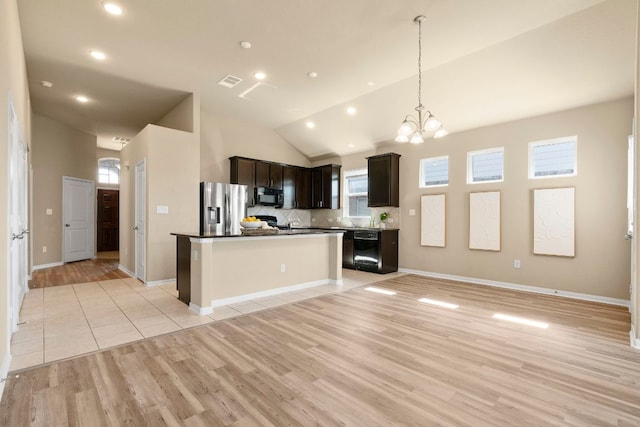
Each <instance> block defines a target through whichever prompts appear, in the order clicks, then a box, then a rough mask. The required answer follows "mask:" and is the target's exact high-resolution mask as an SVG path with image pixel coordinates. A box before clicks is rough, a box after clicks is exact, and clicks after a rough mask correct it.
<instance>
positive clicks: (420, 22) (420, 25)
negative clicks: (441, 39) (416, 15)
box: [418, 21, 422, 107]
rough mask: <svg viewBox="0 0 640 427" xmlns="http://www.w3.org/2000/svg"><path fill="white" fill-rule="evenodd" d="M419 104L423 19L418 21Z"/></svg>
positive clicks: (419, 100) (420, 104)
mask: <svg viewBox="0 0 640 427" xmlns="http://www.w3.org/2000/svg"><path fill="white" fill-rule="evenodd" d="M418 106H419V107H421V106H422V21H418Z"/></svg>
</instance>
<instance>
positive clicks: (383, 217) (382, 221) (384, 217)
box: [380, 212, 389, 228]
mask: <svg viewBox="0 0 640 427" xmlns="http://www.w3.org/2000/svg"><path fill="white" fill-rule="evenodd" d="M387 218H389V214H388V213H387V212H382V213H380V228H385V226H386V222H387Z"/></svg>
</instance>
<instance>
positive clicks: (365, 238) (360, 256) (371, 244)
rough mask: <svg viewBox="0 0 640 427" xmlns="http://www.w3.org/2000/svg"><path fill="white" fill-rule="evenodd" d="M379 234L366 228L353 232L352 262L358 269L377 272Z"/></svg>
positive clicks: (378, 266)
mask: <svg viewBox="0 0 640 427" xmlns="http://www.w3.org/2000/svg"><path fill="white" fill-rule="evenodd" d="M379 234H380V233H379V232H378V231H368V230H367V231H365V230H357V231H355V232H354V233H353V263H354V265H355V267H356V268H357V269H358V270H364V271H371V272H374V273H377V272H378V270H379V269H380V265H379V264H380V245H379Z"/></svg>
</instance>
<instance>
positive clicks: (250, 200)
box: [229, 157, 256, 206]
mask: <svg viewBox="0 0 640 427" xmlns="http://www.w3.org/2000/svg"><path fill="white" fill-rule="evenodd" d="M229 160H230V161H231V179H230V183H231V184H242V185H246V186H247V205H248V206H255V205H256V201H255V191H254V188H255V186H256V161H255V160H253V159H245V158H244V157H231V158H230V159H229Z"/></svg>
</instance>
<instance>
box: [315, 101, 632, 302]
mask: <svg viewBox="0 0 640 427" xmlns="http://www.w3.org/2000/svg"><path fill="white" fill-rule="evenodd" d="M632 117H633V99H632V98H625V99H622V100H616V101H612V102H607V103H603V104H598V105H593V106H587V107H582V108H576V109H573V110H569V111H564V112H559V113H555V114H549V115H545V116H540V117H534V118H529V119H525V120H519V121H514V122H509V123H504V124H499V125H495V126H489V127H484V128H479V129H474V130H470V131H466V132H460V133H455V134H451V135H449V136H448V137H447V138H445V139H441V140H428V141H427V142H425V143H424V144H422V145H411V144H398V143H395V142H393V143H388V144H382V145H380V146H379V147H378V148H377V150H376V153H378V154H381V153H387V152H395V153H398V154H400V155H401V156H402V157H401V158H400V209H398V210H395V209H393V210H390V211H391V212H393V214H394V215H398V216H399V218H398V220H399V222H398V223H399V224H400V243H399V246H400V267H401V268H406V269H412V270H419V271H425V272H432V273H439V274H444V275H454V276H463V277H469V278H476V279H484V280H489V281H497V282H508V283H514V284H521V285H528V286H537V287H542V288H549V289H554V290H562V291H568V292H577V293H584V294H591V295H596V296H603V297H609V298H617V299H624V300H627V299H629V282H630V256H631V255H630V244H629V242H628V241H625V240H624V239H623V236H624V234H625V230H626V215H627V211H626V185H627V184H626V173H627V171H626V170H627V168H626V164H627V163H626V162H627V137H628V135H629V134H630V132H631V120H632ZM571 135H577V136H578V176H576V177H570V178H555V179H543V180H529V179H528V175H527V167H528V143H529V142H532V141H539V140H544V139H552V138H558V137H563V136H571ZM493 147H504V150H505V152H504V156H505V181H504V182H502V183H497V184H474V185H469V184H466V167H467V163H466V161H467V160H466V156H467V152H468V151H474V150H481V149H485V148H493ZM639 151H640V150H639ZM372 154H375V153H372V152H367V153H358V154H355V155H351V156H346V157H343V158H340V157H333V158H325V159H322V160H316V161H314V162H313V165H314V166H317V165H321V164H326V163H337V164H342V165H343V171H347V170H350V169H357V168H364V167H366V166H367V162H366V157H367V156H369V155H372ZM447 154H448V155H449V186H447V187H438V188H435V189H420V188H418V179H419V178H418V176H419V175H418V174H419V162H420V159H423V158H427V157H435V156H441V155H447ZM343 179H344V177H343ZM565 186H572V187H576V257H575V258H563V257H549V256H541V255H533V254H532V250H531V233H532V230H531V225H530V224H531V210H532V206H531V202H530V200H531V190H532V189H534V188H548V187H565ZM639 188H640V185H639ZM488 190H499V191H501V194H502V250H501V251H500V252H497V253H495V252H486V251H477V250H476V251H472V250H469V249H468V229H469V214H468V212H469V205H468V199H469V192H472V191H488ZM443 192H444V193H446V194H447V207H446V209H447V218H446V220H447V230H446V233H447V236H446V237H447V247H446V248H429V247H422V246H420V196H421V195H423V194H436V193H443ZM384 209H386V208H384ZM409 209H414V210H415V212H416V215H415V216H410V215H409V214H408V212H409ZM376 211H378V210H376ZM311 215H312V222H313V225H327V224H326V222H327V221H329V220H332V221H333V223H331V224H330V225H336V223H337V222H340V221H339V218H340V217H341V215H342V213H341V211H326V210H321V211H312V214H311ZM314 220H315V221H314ZM515 259H519V260H521V265H522V267H521V268H520V269H514V268H513V262H514V260H515Z"/></svg>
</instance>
